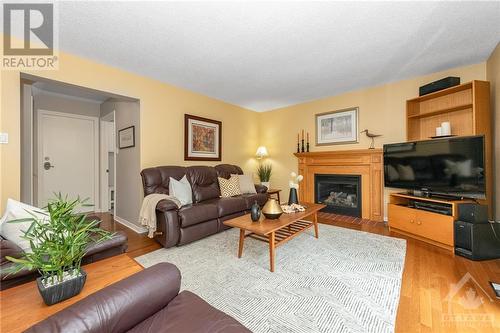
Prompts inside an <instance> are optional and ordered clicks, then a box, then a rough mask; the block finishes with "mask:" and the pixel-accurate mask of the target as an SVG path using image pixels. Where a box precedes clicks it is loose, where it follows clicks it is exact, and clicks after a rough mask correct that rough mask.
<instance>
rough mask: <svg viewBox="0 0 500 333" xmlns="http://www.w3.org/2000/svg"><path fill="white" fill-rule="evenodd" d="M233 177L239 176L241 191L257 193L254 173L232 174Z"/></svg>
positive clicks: (243, 192)
mask: <svg viewBox="0 0 500 333" xmlns="http://www.w3.org/2000/svg"><path fill="white" fill-rule="evenodd" d="M231 177H238V181H239V183H240V191H241V193H242V194H255V193H257V191H256V190H255V184H254V183H253V174H249V175H231Z"/></svg>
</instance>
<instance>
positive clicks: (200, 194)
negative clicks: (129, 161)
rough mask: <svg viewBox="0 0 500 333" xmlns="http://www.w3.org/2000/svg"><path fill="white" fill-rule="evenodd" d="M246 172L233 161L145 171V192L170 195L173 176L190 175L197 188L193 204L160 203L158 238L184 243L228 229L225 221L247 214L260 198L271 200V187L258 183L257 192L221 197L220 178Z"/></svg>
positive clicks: (261, 202) (167, 244)
mask: <svg viewBox="0 0 500 333" xmlns="http://www.w3.org/2000/svg"><path fill="white" fill-rule="evenodd" d="M232 174H240V175H241V174H243V171H242V170H241V168H240V167H238V166H236V165H230V164H219V165H217V166H215V167H210V166H190V167H181V166H160V167H155V168H147V169H144V170H142V172H141V176H142V184H143V186H144V195H145V196H146V195H148V194H151V193H163V194H168V185H169V182H170V177H172V178H174V179H177V180H180V179H181V178H182V177H184V175H186V176H187V179H188V181H189V183H190V184H191V188H192V190H193V204H192V205H185V206H183V207H181V208H179V209H178V208H177V206H176V205H175V204H174V203H173V202H172V201H170V200H162V201H160V202H159V203H158V205H157V206H156V217H157V233H156V235H155V236H154V238H155V239H156V240H157V241H158V242H159V243H160V244H162V245H163V246H164V247H166V248H168V247H172V246H175V245H183V244H187V243H190V242H193V241H196V240H198V239H201V238H204V237H207V236H210V235H213V234H215V233H218V232H221V231H224V230H226V229H228V227H226V226H225V225H224V224H223V222H224V221H226V220H228V219H231V218H234V217H237V216H241V215H243V214H245V213H247V212H248V211H249V210H250V208H251V207H252V205H253V203H254V202H255V201H257V203H258V204H259V205H260V206H263V205H264V204H265V203H266V201H267V197H268V195H267V193H266V192H267V188H266V187H265V186H262V185H255V188H256V190H257V194H243V195H240V196H236V197H231V198H221V197H220V195H221V194H220V189H219V182H218V180H217V177H222V178H226V179H228V178H229V177H230V176H231V175H232Z"/></svg>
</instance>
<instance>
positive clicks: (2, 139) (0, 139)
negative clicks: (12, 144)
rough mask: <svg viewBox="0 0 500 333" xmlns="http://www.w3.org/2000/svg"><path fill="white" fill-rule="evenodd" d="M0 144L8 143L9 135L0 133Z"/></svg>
mask: <svg viewBox="0 0 500 333" xmlns="http://www.w3.org/2000/svg"><path fill="white" fill-rule="evenodd" d="M0 143H9V133H0Z"/></svg>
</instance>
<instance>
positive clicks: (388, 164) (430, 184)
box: [384, 136, 486, 199]
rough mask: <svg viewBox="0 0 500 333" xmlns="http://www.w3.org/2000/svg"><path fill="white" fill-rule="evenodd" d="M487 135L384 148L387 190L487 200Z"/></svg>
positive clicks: (390, 145) (440, 139)
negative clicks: (485, 146)
mask: <svg viewBox="0 0 500 333" xmlns="http://www.w3.org/2000/svg"><path fill="white" fill-rule="evenodd" d="M484 165H485V164H484V136H462V137H450V138H439V139H433V140H424V141H414V142H404V143H394V144H387V145H384V183H385V186H386V187H395V188H403V189H409V190H419V191H423V192H429V193H434V194H444V195H450V196H457V197H468V198H476V199H483V198H484V197H485V191H486V188H485V170H484Z"/></svg>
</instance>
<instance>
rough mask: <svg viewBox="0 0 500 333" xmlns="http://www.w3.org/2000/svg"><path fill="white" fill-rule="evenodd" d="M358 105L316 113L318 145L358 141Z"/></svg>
mask: <svg viewBox="0 0 500 333" xmlns="http://www.w3.org/2000/svg"><path fill="white" fill-rule="evenodd" d="M358 109H359V108H358V107H354V108H349V109H343V110H337V111H330V112H325V113H320V114H317V115H316V145H317V146H321V145H335V144H346V143H356V142H358Z"/></svg>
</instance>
